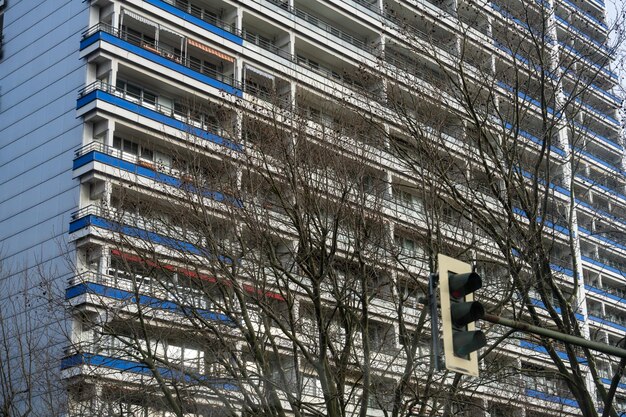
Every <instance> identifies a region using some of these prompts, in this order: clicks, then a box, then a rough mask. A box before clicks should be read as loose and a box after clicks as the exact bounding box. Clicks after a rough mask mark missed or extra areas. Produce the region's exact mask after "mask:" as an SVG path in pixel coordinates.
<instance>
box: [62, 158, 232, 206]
mask: <svg viewBox="0 0 626 417" xmlns="http://www.w3.org/2000/svg"><path fill="white" fill-rule="evenodd" d="M91 161H97V162H102V163H104V164H107V165H110V166H113V167H115V168H118V169H121V170H124V171H127V172H130V173H133V174H137V175H140V176H142V177H145V178H150V179H153V180H155V181H158V182H161V183H163V184H167V185H172V186H174V187H178V188H185V189H187V190H188V191H191V192H195V193H198V194H199V195H202V196H204V197H207V198H211V199H213V200H215V201H217V202H220V203H223V202H226V203H229V204H232V205H234V206H235V207H241V206H242V204H241V202H240V201H237V200H236V199H235V198H233V197H231V196H227V195H225V194H223V193H220V192H218V191H209V190H200V189H197V187H193V186H191V185H190V184H187V183H185V182H184V181H182V180H180V179H178V178H176V177H173V176H171V175H166V174H163V173H161V172H158V171H155V170H153V169H150V168H146V167H142V166H139V165H137V164H133V163H131V162H128V161H124V160H123V159H119V158H115V157H113V156H111V155H107V154H105V153H102V152H97V151H91V152H88V153H86V154H85V155H82V156H81V157H79V158H77V159H75V160H74V164H73V169H77V168H80V167H81V166H83V165H85V164H87V163H89V162H91Z"/></svg>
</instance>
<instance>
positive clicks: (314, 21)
mask: <svg viewBox="0 0 626 417" xmlns="http://www.w3.org/2000/svg"><path fill="white" fill-rule="evenodd" d="M268 1H269V2H271V3H274V4H275V5H277V6H278V7H280V8H281V9H283V10H286V11H288V12H289V13H291V14H292V15H293V16H295V17H298V18H300V19H302V20H305V21H306V22H308V23H310V24H311V25H313V26H315V27H317V28H319V29H322V30H323V31H325V32H327V33H329V34H330V35H332V36H334V37H336V38H338V39H341V40H342V41H344V42H347V43H349V44H350V45H353V46H355V47H357V48H359V49H361V50H363V51H365V52H368V53H370V54H373V53H374V52H375V51H376V50H377V48H374V47H371V46H369V45H368V44H367V41H366V40H364V39H358V38H357V37H355V36H353V35H350V34H349V33H346V32H344V31H342V30H341V29H338V28H336V27H334V26H332V25H331V24H329V23H327V22H325V21H324V20H323V19H320V18H318V17H316V16H313V15H312V14H310V13H307V12H305V11H304V10H301V9H297V8H295V7H292V6H290V5H289V4H288V3H287V2H283V1H281V0H268Z"/></svg>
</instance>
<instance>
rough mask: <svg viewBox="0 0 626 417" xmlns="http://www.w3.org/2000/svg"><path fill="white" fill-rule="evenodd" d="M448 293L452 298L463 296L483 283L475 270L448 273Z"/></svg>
mask: <svg viewBox="0 0 626 417" xmlns="http://www.w3.org/2000/svg"><path fill="white" fill-rule="evenodd" d="M448 285H449V289H450V295H451V296H452V297H454V298H463V297H465V295H466V294H470V293H473V292H474V291H476V290H477V289H479V288H480V287H482V285H483V280H482V279H481V278H480V275H478V274H477V273H476V272H468V273H465V274H452V273H451V274H450V275H449V277H448Z"/></svg>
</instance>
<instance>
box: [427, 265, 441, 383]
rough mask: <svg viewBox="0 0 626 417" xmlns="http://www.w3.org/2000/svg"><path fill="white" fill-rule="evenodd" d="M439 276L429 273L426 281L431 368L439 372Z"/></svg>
mask: <svg viewBox="0 0 626 417" xmlns="http://www.w3.org/2000/svg"><path fill="white" fill-rule="evenodd" d="M438 281H439V275H438V274H435V273H431V274H430V277H429V279H428V306H429V307H430V337H431V341H432V350H431V352H432V355H433V366H434V367H435V371H441V370H442V369H443V367H442V366H441V365H442V364H441V357H440V356H439V353H440V352H441V351H440V350H439V313H438V312H437V306H438V305H439V303H438V302H437V282H438Z"/></svg>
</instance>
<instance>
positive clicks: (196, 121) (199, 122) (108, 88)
mask: <svg viewBox="0 0 626 417" xmlns="http://www.w3.org/2000/svg"><path fill="white" fill-rule="evenodd" d="M95 90H100V91H104V92H106V93H109V94H112V95H115V96H116V97H120V98H123V99H125V100H128V101H132V102H135V103H139V104H140V105H141V106H143V107H147V108H151V109H154V110H156V111H157V112H159V113H162V114H164V115H166V116H168V117H172V118H175V119H176V120H179V121H182V122H183V123H186V124H188V125H190V126H194V127H199V128H200V129H203V130H205V131H207V132H209V133H213V134H215V135H218V136H220V135H222V129H221V128H220V127H219V125H217V124H215V123H213V122H207V121H206V120H205V119H204V118H198V117H193V116H189V115H187V114H184V113H183V112H181V111H178V110H176V109H175V108H172V107H169V106H164V105H162V104H158V103H156V104H155V103H150V102H146V101H145V100H143V99H142V98H140V97H135V96H131V95H129V94H127V93H125V92H124V91H120V90H119V89H117V88H116V87H115V86H114V85H113V84H109V83H107V82H104V81H100V80H97V81H94V82H93V83H91V84H89V85H87V86H85V87H83V88H81V89H80V90H79V91H78V97H79V98H81V97H84V96H86V95H87V94H89V93H91V92H92V91H95ZM200 116H204V115H202V114H201V115H200ZM206 116H209V115H206Z"/></svg>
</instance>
